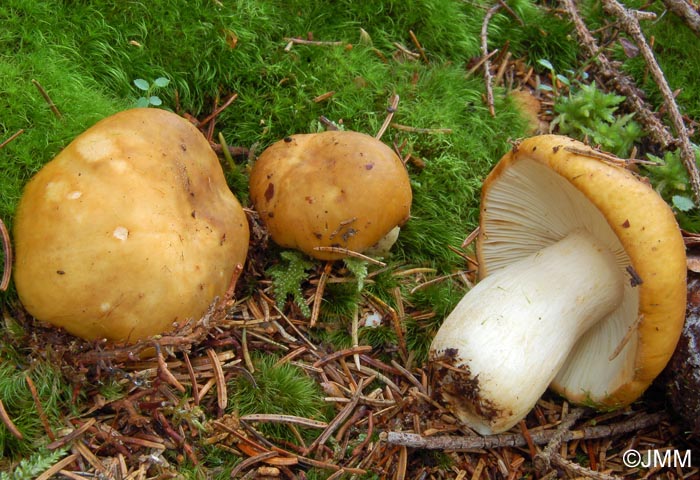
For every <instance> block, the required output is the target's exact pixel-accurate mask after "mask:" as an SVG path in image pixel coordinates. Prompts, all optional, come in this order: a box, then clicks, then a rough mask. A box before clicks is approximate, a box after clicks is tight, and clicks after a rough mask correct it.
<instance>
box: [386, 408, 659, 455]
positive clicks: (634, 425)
mask: <svg viewBox="0 0 700 480" xmlns="http://www.w3.org/2000/svg"><path fill="white" fill-rule="evenodd" d="M666 418H667V415H665V414H663V413H651V414H642V415H639V416H636V417H634V418H631V419H629V420H625V421H623V422H620V423H616V424H613V425H598V426H594V427H583V428H581V429H579V430H570V431H567V432H565V433H564V434H563V435H562V436H561V441H562V442H569V441H572V440H584V439H585V440H591V439H596V438H608V437H612V436H614V435H620V434H623V433H629V432H632V431H635V430H641V429H644V428H647V427H650V426H652V425H656V424H658V423H660V422H661V421H663V420H665V419H666ZM558 434H559V433H558V432H557V431H556V430H540V431H538V432H530V437H531V438H532V442H533V443H534V444H536V445H546V444H547V443H549V442H550V441H551V440H552V438H553V437H554V436H555V435H558ZM383 437H384V438H385V439H386V442H387V443H389V444H390V445H406V446H407V447H412V448H422V449H427V450H452V451H461V450H471V449H476V448H502V447H524V446H526V445H527V441H526V439H525V437H524V436H523V435H522V434H517V433H502V434H498V435H488V436H485V437H482V436H478V435H473V436H454V435H435V436H431V437H424V436H422V435H418V434H415V433H407V432H386V433H385V434H383Z"/></svg>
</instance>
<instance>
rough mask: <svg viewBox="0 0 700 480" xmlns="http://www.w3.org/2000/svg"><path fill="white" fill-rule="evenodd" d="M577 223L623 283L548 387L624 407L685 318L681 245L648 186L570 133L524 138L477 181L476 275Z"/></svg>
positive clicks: (667, 353)
mask: <svg viewBox="0 0 700 480" xmlns="http://www.w3.org/2000/svg"><path fill="white" fill-rule="evenodd" d="M581 229H583V230H585V231H587V232H589V233H591V234H592V235H595V236H596V238H597V239H598V241H600V242H602V243H603V244H604V245H606V246H607V248H608V249H609V250H610V251H611V252H613V254H614V255H615V256H616V258H617V263H618V265H619V268H620V269H621V270H622V271H623V273H624V275H625V277H626V278H628V280H629V281H628V282H627V283H626V284H625V289H624V299H623V301H622V303H621V305H620V307H619V308H618V309H617V310H615V312H613V313H612V314H611V315H610V316H609V317H608V318H606V319H603V320H601V321H599V322H598V323H597V324H596V325H595V326H593V327H592V328H591V329H590V330H589V331H588V332H586V333H585V334H584V336H583V337H581V339H580V340H579V341H578V343H577V344H576V346H575V347H574V350H573V351H572V352H571V353H570V354H569V356H568V359H567V360H566V363H565V364H564V366H563V368H562V369H561V370H560V371H559V373H558V374H557V375H556V377H555V379H554V381H553V382H552V384H551V388H552V389H554V390H555V391H557V392H559V393H561V394H562V395H564V396H565V397H567V398H568V399H570V400H571V401H574V402H577V403H586V404H591V405H595V406H598V407H604V408H609V407H618V406H623V405H627V404H629V403H631V402H633V401H634V400H635V399H637V398H638V397H639V396H640V395H641V394H642V393H643V392H644V391H645V390H646V388H647V387H648V386H649V384H650V383H651V382H652V381H653V379H654V378H655V377H656V376H657V375H658V374H659V373H660V372H661V370H663V368H664V367H665V365H666V363H667V362H668V360H669V359H670V357H671V355H672V353H673V351H674V348H675V346H676V343H677V341H678V338H679V336H680V333H681V330H682V327H683V321H684V317H685V306H686V258H685V245H684V242H683V238H682V236H681V233H680V230H679V228H678V225H677V223H676V220H675V217H674V215H673V212H672V211H671V209H670V208H669V206H668V205H667V204H666V203H665V202H664V200H663V199H662V198H661V197H660V196H659V195H658V194H657V193H656V192H655V191H654V190H653V189H652V188H651V187H650V186H649V185H647V184H646V183H644V182H643V181H641V180H639V179H638V178H637V177H636V176H635V175H634V174H633V173H631V172H630V171H628V170H625V169H624V168H622V167H621V166H618V165H613V164H610V163H608V162H605V161H602V160H601V159H600V158H599V156H598V155H596V152H595V151H593V150H592V149H591V148H590V147H588V146H586V145H584V144H582V143H580V142H577V141H575V140H572V139H570V138H567V137H563V136H557V135H541V136H535V137H531V138H528V139H526V140H524V141H523V142H521V143H520V144H519V145H517V146H516V147H515V148H513V150H512V151H511V152H509V153H508V154H506V155H505V156H504V157H503V158H502V159H501V161H500V162H499V163H498V165H497V166H496V167H495V168H494V169H493V171H492V172H491V173H490V174H489V176H488V178H487V179H486V180H485V182H484V186H483V189H482V199H481V229H480V235H479V238H478V243H477V252H478V258H479V265H480V275H481V276H482V277H487V276H488V275H490V274H492V273H494V272H497V271H498V270H500V269H502V268H504V267H506V266H507V265H508V264H510V263H512V262H514V261H515V260H517V259H520V258H523V257H526V256H528V255H531V254H533V253H535V252H537V251H539V250H541V249H542V248H544V247H545V246H547V245H550V244H552V243H554V242H556V241H558V240H560V239H562V238H564V237H565V236H566V235H567V234H569V233H570V232H572V231H575V230H581Z"/></svg>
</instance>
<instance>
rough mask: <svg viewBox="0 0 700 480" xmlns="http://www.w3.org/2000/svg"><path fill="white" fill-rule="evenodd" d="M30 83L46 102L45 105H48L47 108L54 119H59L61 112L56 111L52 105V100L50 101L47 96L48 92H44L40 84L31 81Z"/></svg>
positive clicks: (53, 104) (54, 105)
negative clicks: (54, 116)
mask: <svg viewBox="0 0 700 480" xmlns="http://www.w3.org/2000/svg"><path fill="white" fill-rule="evenodd" d="M32 83H33V84H34V86H35V87H36V89H37V90H39V93H40V94H41V96H42V97H44V100H46V103H48V104H49V108H50V109H51V111H52V112H53V114H54V115H56V118H61V117H63V115H61V112H60V111H59V110H58V107H57V106H56V104H55V103H53V100H51V97H50V96H49V94H48V92H47V91H46V90H44V87H42V86H41V84H40V83H39V82H38V81H36V80H34V79H32Z"/></svg>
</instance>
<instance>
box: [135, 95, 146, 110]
mask: <svg viewBox="0 0 700 480" xmlns="http://www.w3.org/2000/svg"><path fill="white" fill-rule="evenodd" d="M136 106H137V107H138V108H146V107H147V106H148V99H147V98H146V97H141V98H139V99H138V100H136Z"/></svg>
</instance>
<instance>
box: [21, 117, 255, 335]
mask: <svg viewBox="0 0 700 480" xmlns="http://www.w3.org/2000/svg"><path fill="white" fill-rule="evenodd" d="M14 240H15V244H16V263H15V272H14V280H15V284H16V287H17V292H18V294H19V297H20V300H21V301H22V303H23V304H24V306H25V307H26V309H27V310H28V311H29V312H30V313H31V314H32V315H34V316H35V317H36V318H38V319H40V320H43V321H46V322H49V323H51V324H54V325H56V326H60V327H64V328H65V329H66V330H67V331H69V332H70V333H73V334H74V335H77V336H80V337H83V338H86V339H98V338H108V339H113V340H121V341H135V340H138V339H141V338H144V337H147V336H151V335H155V334H160V333H164V332H165V331H168V330H171V329H172V328H173V325H174V324H175V323H176V322H183V321H185V320H186V319H188V318H190V317H195V318H198V317H199V316H201V315H202V314H203V313H204V312H205V311H206V309H207V307H208V305H209V304H210V303H211V302H212V300H213V299H214V298H215V297H216V296H218V295H222V294H223V293H224V292H225V291H226V289H227V287H228V284H229V282H230V281H231V278H232V275H233V272H234V269H235V267H236V265H237V264H242V263H243V262H244V261H245V257H246V253H247V250H248V223H247V219H246V217H245V214H244V212H243V209H242V208H241V206H240V204H239V203H238V201H237V200H236V198H235V197H234V196H233V194H232V193H231V191H230V190H229V189H228V187H227V185H226V181H225V179H224V175H223V172H222V170H221V167H220V165H219V162H218V159H217V157H216V155H215V154H214V153H213V151H212V150H211V148H210V146H209V144H208V142H207V141H206V139H205V138H204V136H203V135H202V134H201V133H200V132H199V131H198V130H197V129H196V128H195V127H194V126H192V125H191V124H190V123H189V122H187V121H186V120H184V119H183V118H181V117H179V116H178V115H176V114H174V113H170V112H167V111H165V110H159V109H133V110H127V111H124V112H120V113H118V114H116V115H113V116H111V117H108V118H105V119H103V120H102V121H100V122H98V123H97V124H95V125H94V126H92V127H91V128H89V129H88V130H86V131H85V132H84V133H82V134H81V135H79V136H78V137H77V138H76V139H75V140H74V141H73V142H71V143H70V144H69V145H68V146H67V147H66V148H65V149H64V150H63V151H62V152H61V153H59V155H58V156H56V158H54V159H53V160H52V161H51V162H49V163H48V164H46V165H45V166H44V167H43V168H42V169H41V170H40V171H39V172H38V173H37V174H36V175H35V176H34V177H33V178H32V179H31V180H30V182H29V183H28V184H27V186H26V188H25V190H24V193H23V195H22V199H21V201H20V205H19V207H18V211H17V217H16V220H15V227H14Z"/></svg>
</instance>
